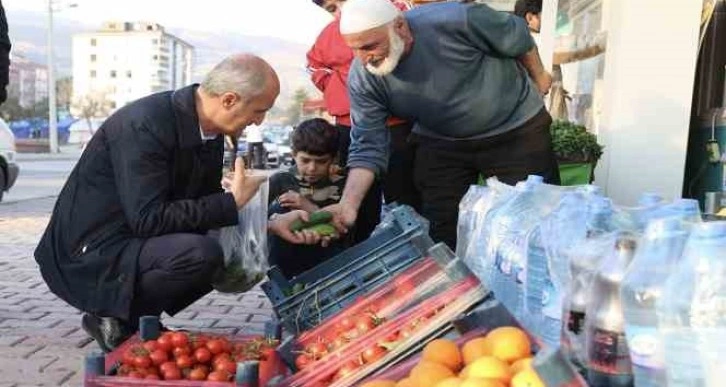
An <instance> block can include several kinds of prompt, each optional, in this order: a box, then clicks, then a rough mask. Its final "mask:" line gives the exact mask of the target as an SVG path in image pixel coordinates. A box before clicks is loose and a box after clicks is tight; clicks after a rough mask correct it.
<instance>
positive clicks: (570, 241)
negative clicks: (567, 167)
mask: <svg viewBox="0 0 726 387" xmlns="http://www.w3.org/2000/svg"><path fill="white" fill-rule="evenodd" d="M470 194H471V195H470V197H469V198H468V199H467V201H466V203H464V201H462V208H461V210H462V212H463V214H464V215H463V216H461V218H460V224H459V226H460V229H459V231H460V235H462V234H461V233H466V237H465V239H464V240H463V241H460V244H459V245H458V246H457V253H458V254H459V255H461V256H462V257H463V259H464V261H465V262H466V263H467V264H468V265H469V266H470V268H472V270H473V272H474V273H475V274H476V275H477V276H478V277H479V278H480V279H481V280H482V282H483V283H484V284H485V285H486V286H488V287H489V288H490V289H491V290H492V291H493V292H494V295H495V297H497V298H498V299H499V301H500V302H502V304H504V305H505V306H506V307H507V308H508V310H509V311H510V312H511V313H512V315H514V316H515V317H516V318H517V319H519V321H520V322H521V323H522V324H523V326H524V327H525V328H527V329H528V330H529V331H530V333H532V334H533V335H534V336H535V337H536V338H538V339H539V341H540V342H541V343H542V344H543V345H544V346H549V347H558V346H562V347H563V348H565V349H566V350H567V352H568V353H569V355H570V358H571V360H572V361H573V362H574V363H575V364H577V365H579V366H580V367H581V369H582V370H583V373H585V374H586V376H587V379H588V380H589V383H590V385H592V386H633V385H636V386H665V385H668V386H717V385H721V384H720V383H721V381H720V380H719V378H718V377H719V376H721V375H726V222H711V223H701V214H700V211H699V207H698V203H697V202H696V201H694V200H689V199H677V200H674V201H665V200H663V199H662V198H660V197H658V196H657V195H654V194H650V193H645V194H643V195H642V197H641V199H640V201H639V203H638V205H637V206H635V207H620V206H615V205H613V203H612V202H611V201H610V200H609V199H607V198H605V197H604V196H603V194H602V192H601V190H600V189H598V188H597V187H595V186H581V187H570V188H565V189H563V188H559V187H552V186H548V185H546V184H544V183H542V181H541V179H539V178H537V177H530V178H528V179H527V180H526V181H523V182H520V183H518V184H516V185H515V186H508V185H504V184H502V183H501V182H499V181H496V180H495V179H490V180H488V181H487V186H486V187H477V188H473V189H472V190H470Z"/></svg>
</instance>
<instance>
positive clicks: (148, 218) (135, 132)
mask: <svg viewBox="0 0 726 387" xmlns="http://www.w3.org/2000/svg"><path fill="white" fill-rule="evenodd" d="M279 92H280V83H279V79H278V77H277V75H276V74H275V71H274V70H273V69H272V67H270V65H269V64H267V63H266V62H265V61H263V60H262V59H260V58H258V57H255V56H252V55H249V54H240V55H235V56H232V57H229V58H227V59H224V60H223V61H222V62H221V63H219V64H218V65H217V66H216V67H215V68H214V69H213V70H212V71H211V72H210V73H209V74H208V75H207V76H206V78H205V79H204V81H203V82H202V84H201V85H191V86H188V87H185V88H182V89H179V90H176V91H167V92H162V93H158V94H153V95H150V96H148V97H144V98H142V99H140V100H137V101H135V102H132V103H130V104H128V105H127V106H125V107H123V108H121V109H120V110H118V111H117V112H116V113H114V114H113V115H111V116H110V117H109V118H108V119H107V120H106V121H105V122H104V124H103V125H102V126H101V128H100V129H99V130H98V132H97V133H96V134H95V135H94V136H93V138H92V139H91V141H90V142H89V143H88V146H87V148H86V150H85V151H84V152H83V155H82V156H81V158H80V160H79V161H78V164H77V165H76V167H75V168H74V169H73V171H72V172H71V175H70V177H69V178H68V181H67V182H66V184H65V186H64V187H63V190H62V191H61V194H60V196H59V197H58V201H57V203H56V205H55V208H54V210H53V214H52V216H51V219H50V224H49V225H48V228H47V229H46V231H45V234H44V235H43V237H42V239H41V241H40V244H39V245H38V247H37V249H36V250H35V259H36V261H37V262H38V265H39V266H40V271H41V273H42V275H43V278H44V279H45V281H46V282H47V283H48V286H49V287H50V289H51V291H52V292H53V293H55V294H56V295H58V297H60V298H62V299H63V300H65V301H66V302H68V303H69V304H71V305H73V306H74V307H76V308H78V309H80V310H82V311H84V312H85V314H84V316H83V319H82V326H83V328H84V329H85V330H86V332H88V334H89V335H91V336H92V337H93V338H94V339H95V340H96V341H97V342H98V344H99V345H100V346H101V348H102V349H104V350H105V351H110V350H112V349H113V348H115V347H116V346H118V345H119V344H120V343H121V342H123V340H125V339H126V338H127V337H128V336H129V335H130V334H131V333H132V332H133V331H135V330H136V328H137V326H138V319H139V317H140V316H144V315H160V314H161V313H162V312H166V313H168V314H170V315H174V314H175V313H177V312H179V311H181V310H182V309H184V308H186V307H187V306H189V305H190V304H192V303H193V302H194V301H196V300H198V299H199V298H201V297H203V296H204V295H205V294H207V293H209V292H210V291H211V290H212V285H211V283H212V281H213V279H214V277H215V274H217V273H218V272H219V271H220V270H221V269H222V267H223V265H224V262H223V252H222V248H221V246H220V244H219V243H218V241H217V240H216V239H214V238H212V237H210V236H208V235H207V232H208V231H210V230H214V229H218V228H220V227H224V226H230V225H235V224H237V222H238V217H237V212H238V209H240V208H242V207H243V206H244V205H245V204H246V203H247V202H248V201H249V200H250V199H251V198H252V197H253V196H254V195H255V193H256V192H257V190H258V188H259V186H260V184H261V183H262V182H263V180H264V178H261V177H253V176H245V172H244V164H243V163H242V161H241V160H240V159H238V160H236V161H235V171H234V174H233V176H231V177H225V179H226V180H225V182H224V184H225V186H226V187H227V188H228V191H229V192H226V193H225V192H224V191H223V190H222V186H221V184H220V181H222V154H223V142H224V135H232V136H235V137H237V136H239V135H240V134H241V133H242V131H243V130H244V128H245V127H247V126H248V125H250V124H258V125H259V124H260V123H261V122H262V120H263V119H264V117H265V114H266V113H267V111H268V110H269V109H270V108H271V107H272V105H273V104H274V102H275V99H276V98H277V96H278V94H279ZM300 218H303V219H304V220H305V219H306V215H305V213H304V212H301V211H295V212H291V213H289V214H285V215H280V216H279V217H277V218H274V220H270V223H269V232H272V233H275V234H277V235H279V236H280V237H282V238H284V239H286V240H288V241H290V242H292V243H300V244H316V243H319V242H321V238H320V236H319V235H317V234H314V233H310V232H305V233H291V232H290V231H289V226H290V224H291V223H292V222H293V221H294V220H296V219H300ZM322 242H323V243H325V242H326V241H322Z"/></svg>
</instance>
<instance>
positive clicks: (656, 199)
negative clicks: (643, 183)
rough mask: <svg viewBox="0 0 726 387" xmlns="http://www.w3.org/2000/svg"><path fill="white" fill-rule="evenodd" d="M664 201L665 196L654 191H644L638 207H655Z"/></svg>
mask: <svg viewBox="0 0 726 387" xmlns="http://www.w3.org/2000/svg"><path fill="white" fill-rule="evenodd" d="M662 202H663V197H662V196H660V195H658V194H657V193H654V192H643V193H642V194H641V195H640V197H639V198H638V207H655V206H657V205H659V204H661V203H662Z"/></svg>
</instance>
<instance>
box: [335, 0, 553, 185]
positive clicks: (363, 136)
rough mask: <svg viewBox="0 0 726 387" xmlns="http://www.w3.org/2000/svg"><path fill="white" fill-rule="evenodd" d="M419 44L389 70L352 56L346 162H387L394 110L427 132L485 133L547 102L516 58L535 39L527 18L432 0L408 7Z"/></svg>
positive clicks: (459, 136) (369, 165)
mask: <svg viewBox="0 0 726 387" xmlns="http://www.w3.org/2000/svg"><path fill="white" fill-rule="evenodd" d="M405 17H406V20H407V21H408V24H409V26H410V28H411V31H412V33H413V39H414V42H413V46H412V49H411V51H410V52H409V53H408V54H405V55H404V56H403V57H402V58H401V62H400V63H399V64H398V66H397V67H396V69H395V70H394V71H393V72H392V73H391V74H389V75H386V76H376V75H373V74H371V73H369V72H368V71H367V70H366V69H365V67H364V66H363V64H362V63H361V62H360V61H359V60H358V59H356V60H354V62H353V64H352V66H351V70H350V75H349V77H348V89H349V93H350V99H351V116H352V118H353V129H352V132H351V139H352V143H351V147H350V154H349V158H348V167H350V168H366V169H370V170H372V171H374V172H376V173H377V174H380V173H381V172H382V171H385V169H386V167H387V165H388V153H389V146H388V143H389V141H390V134H389V133H388V130H387V129H386V125H385V123H386V118H387V117H388V116H390V115H393V116H396V117H401V118H404V119H408V120H409V121H412V122H414V123H415V125H414V128H413V131H414V133H417V134H419V135H422V136H427V137H432V138H440V139H446V140H470V139H480V138H486V137H489V136H494V135H497V134H501V133H504V132H507V131H510V130H512V129H515V128H517V127H518V126H521V125H522V124H524V123H525V122H526V121H527V120H529V119H530V118H532V117H534V116H535V115H536V114H537V113H538V112H539V111H540V110H542V108H543V107H544V104H543V101H542V97H541V96H540V95H539V94H538V92H537V90H536V88H535V86H534V84H533V83H532V82H531V80H530V79H529V77H528V74H527V72H526V71H525V70H524V68H523V67H522V66H521V65H520V64H519V62H518V61H517V58H518V57H520V56H522V55H524V54H525V53H527V52H528V51H529V50H531V49H532V47H534V42H533V40H532V37H531V36H530V34H529V29H528V28H527V25H526V23H525V21H524V20H523V19H521V18H518V17H516V16H512V15H510V14H507V13H504V12H498V11H494V10H492V9H491V8H489V7H488V6H486V5H483V4H461V3H458V2H448V3H439V4H430V5H426V6H423V7H419V8H415V9H413V10H411V11H409V12H407V13H405Z"/></svg>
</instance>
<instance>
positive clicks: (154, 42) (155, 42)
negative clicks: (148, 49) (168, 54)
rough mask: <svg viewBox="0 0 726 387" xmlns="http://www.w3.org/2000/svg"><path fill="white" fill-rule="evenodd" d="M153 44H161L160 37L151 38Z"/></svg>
mask: <svg viewBox="0 0 726 387" xmlns="http://www.w3.org/2000/svg"><path fill="white" fill-rule="evenodd" d="M151 44H159V39H151Z"/></svg>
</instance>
